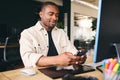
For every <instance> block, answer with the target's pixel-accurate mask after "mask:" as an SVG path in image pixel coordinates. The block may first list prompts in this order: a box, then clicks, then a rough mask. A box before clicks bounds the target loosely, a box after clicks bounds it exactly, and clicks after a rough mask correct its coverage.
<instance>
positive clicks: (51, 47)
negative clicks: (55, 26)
mask: <svg viewBox="0 0 120 80" xmlns="http://www.w3.org/2000/svg"><path fill="white" fill-rule="evenodd" d="M51 32H52V31H48V38H49V50H48V54H47V56H55V55H58V53H57V50H56V47H55V45H54V42H53V40H52V35H51Z"/></svg>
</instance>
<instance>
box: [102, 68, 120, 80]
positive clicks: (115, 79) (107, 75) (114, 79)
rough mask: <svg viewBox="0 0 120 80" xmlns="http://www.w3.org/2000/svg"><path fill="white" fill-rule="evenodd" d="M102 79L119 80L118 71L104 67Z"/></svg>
mask: <svg viewBox="0 0 120 80" xmlns="http://www.w3.org/2000/svg"><path fill="white" fill-rule="evenodd" d="M103 75H104V80H120V71H112V70H108V69H104V71H103Z"/></svg>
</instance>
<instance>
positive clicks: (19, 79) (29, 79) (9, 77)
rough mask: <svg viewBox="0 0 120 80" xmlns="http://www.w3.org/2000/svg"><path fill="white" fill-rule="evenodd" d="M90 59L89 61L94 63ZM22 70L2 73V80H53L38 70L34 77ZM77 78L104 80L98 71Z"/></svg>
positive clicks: (0, 79)
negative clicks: (89, 77)
mask: <svg viewBox="0 0 120 80" xmlns="http://www.w3.org/2000/svg"><path fill="white" fill-rule="evenodd" d="M89 59H92V58H89ZM89 59H88V60H87V61H92V60H89ZM87 61H86V62H87ZM22 69H23V68H22ZM20 70H21V69H16V70H11V71H5V72H1V73H0V80H53V79H51V78H49V77H48V76H46V75H44V74H43V73H41V72H40V71H38V70H37V69H34V70H36V72H37V74H36V75H33V76H27V75H23V74H22V73H20ZM76 76H94V77H97V78H98V79H99V80H103V74H102V73H101V72H100V71H98V70H96V71H92V72H88V73H84V74H78V75H76ZM55 80H62V79H61V78H58V79H55Z"/></svg>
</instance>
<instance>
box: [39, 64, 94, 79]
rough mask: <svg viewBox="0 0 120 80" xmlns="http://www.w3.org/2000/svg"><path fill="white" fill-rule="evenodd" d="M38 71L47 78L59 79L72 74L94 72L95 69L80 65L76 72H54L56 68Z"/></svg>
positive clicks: (66, 70)
mask: <svg viewBox="0 0 120 80" xmlns="http://www.w3.org/2000/svg"><path fill="white" fill-rule="evenodd" d="M39 71H40V72H42V73H44V74H45V75H47V76H49V77H50V78H53V79H56V78H61V77H63V76H64V75H66V74H73V75H74V74H81V73H85V72H90V71H95V69H94V68H93V67H91V66H88V65H80V66H79V69H78V70H68V69H62V70H56V67H49V68H43V69H39Z"/></svg>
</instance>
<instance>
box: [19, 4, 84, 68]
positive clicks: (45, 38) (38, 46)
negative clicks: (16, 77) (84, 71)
mask: <svg viewBox="0 0 120 80" xmlns="http://www.w3.org/2000/svg"><path fill="white" fill-rule="evenodd" d="M39 16H40V18H41V21H38V22H37V23H36V24H35V25H34V26H32V27H30V28H28V29H25V30H24V31H23V32H22V33H21V38H20V52H21V57H22V60H23V63H24V65H25V67H31V66H32V67H35V66H38V67H49V66H64V67H65V66H70V65H74V64H82V63H84V62H85V60H86V55H82V56H75V55H77V53H78V51H77V49H76V48H75V47H74V46H73V44H71V43H70V41H69V40H68V37H67V35H66V33H65V32H64V31H63V30H62V29H58V28H57V27H56V24H57V21H58V16H59V9H58V6H57V5H56V4H54V3H52V2H45V3H43V5H42V7H41V10H40V12H39Z"/></svg>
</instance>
